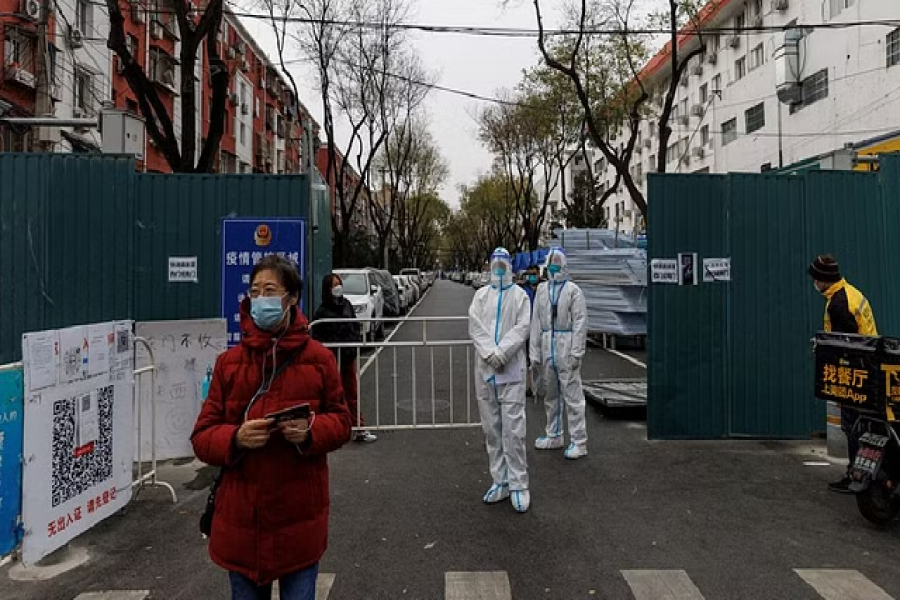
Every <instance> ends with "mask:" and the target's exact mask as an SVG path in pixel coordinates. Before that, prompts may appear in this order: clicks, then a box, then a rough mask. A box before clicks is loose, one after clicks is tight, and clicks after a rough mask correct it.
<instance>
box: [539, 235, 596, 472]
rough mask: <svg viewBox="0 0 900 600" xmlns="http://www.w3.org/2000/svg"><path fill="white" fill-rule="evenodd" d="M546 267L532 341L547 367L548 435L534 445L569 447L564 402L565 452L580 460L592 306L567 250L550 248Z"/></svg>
mask: <svg viewBox="0 0 900 600" xmlns="http://www.w3.org/2000/svg"><path fill="white" fill-rule="evenodd" d="M547 271H548V277H549V280H548V281H546V282H544V283H542V284H541V285H540V286H539V287H538V290H537V292H536V294H535V298H534V317H533V318H532V322H531V336H530V337H531V339H530V342H529V343H530V349H529V351H530V354H531V363H532V366H533V367H534V368H536V369H538V368H539V369H541V371H542V375H543V382H544V390H545V394H546V395H545V397H544V404H545V408H546V410H547V428H546V434H545V435H543V436H541V437H539V438H538V439H537V440H536V441H535V443H534V447H535V448H537V449H538V450H550V449H556V448H562V447H563V446H565V440H564V437H563V434H564V430H563V408H564V407H565V412H566V416H567V420H568V423H569V441H570V443H569V446H568V447H567V448H566V452H565V456H566V458H569V459H576V458H581V457H582V456H585V455H586V454H587V429H586V427H585V422H584V410H585V402H584V389H583V388H582V387H581V361H582V359H583V358H584V352H585V344H586V342H587V306H586V303H585V299H584V293H583V292H582V291H581V288H579V287H578V286H577V285H576V284H574V283H573V282H571V281H569V280H568V274H567V272H566V254H565V252H564V251H563V249H562V248H556V247H554V248H551V249H550V253H549V254H548V257H547Z"/></svg>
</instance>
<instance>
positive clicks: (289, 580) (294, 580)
mask: <svg viewBox="0 0 900 600" xmlns="http://www.w3.org/2000/svg"><path fill="white" fill-rule="evenodd" d="M318 575H319V564H318V563H316V564H314V565H313V566H311V567H307V568H306V569H303V570H302V571H297V572H296V573H291V574H290V575H285V576H284V577H282V578H281V579H279V580H278V589H279V590H280V592H281V600H316V578H317V577H318ZM228 577H229V578H230V579H231V600H270V599H271V598H272V584H271V583H270V584H268V585H256V583H254V582H253V581H251V580H250V579H247V578H246V577H244V576H243V575H241V574H240V573H235V572H231V573H229V574H228Z"/></svg>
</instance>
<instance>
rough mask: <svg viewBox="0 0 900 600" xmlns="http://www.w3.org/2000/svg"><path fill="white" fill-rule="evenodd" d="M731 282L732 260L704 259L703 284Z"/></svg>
mask: <svg viewBox="0 0 900 600" xmlns="http://www.w3.org/2000/svg"><path fill="white" fill-rule="evenodd" d="M716 281H731V259H730V258H704V259H703V283H713V282H716Z"/></svg>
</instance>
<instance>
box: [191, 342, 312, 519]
mask: <svg viewBox="0 0 900 600" xmlns="http://www.w3.org/2000/svg"><path fill="white" fill-rule="evenodd" d="M305 346H306V344H303V346H300V347H299V348H297V349H296V350H294V351H293V352H291V353H290V354H289V355H288V357H287V358H286V359H285V360H284V362H282V363H281V364H280V365H278V368H277V369H275V373H273V374H272V381H275V380H276V379H277V378H278V376H279V375H280V374H281V372H282V371H284V370H285V369H287V368H288V367H289V366H290V364H291V363H292V362H294V359H295V358H296V357H297V355H298V354H300V352H302V351H303V348H304V347H305ZM263 377H265V374H263ZM269 385H270V386H271V385H272V384H271V383H270V384H269ZM254 400H255V398H254ZM251 402H253V400H251ZM224 472H225V467H222V468H220V469H219V472H218V473H217V474H216V478H215V479H214V480H213V484H212V487H211V488H210V489H209V496H208V497H207V498H206V507H205V508H204V509H203V514H202V515H200V533H202V534H203V536H204V537H209V534H210V532H211V531H212V521H213V513H215V512H216V492H218V491H219V484H220V483H222V474H223V473H224Z"/></svg>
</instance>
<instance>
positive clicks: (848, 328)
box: [809, 254, 878, 494]
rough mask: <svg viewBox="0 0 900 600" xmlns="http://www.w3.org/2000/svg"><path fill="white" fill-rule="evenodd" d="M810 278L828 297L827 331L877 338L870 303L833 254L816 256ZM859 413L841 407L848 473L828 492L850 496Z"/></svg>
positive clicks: (876, 328) (830, 485) (826, 299)
mask: <svg viewBox="0 0 900 600" xmlns="http://www.w3.org/2000/svg"><path fill="white" fill-rule="evenodd" d="M809 275H810V277H812V278H813V282H814V283H815V286H816V289H817V290H818V291H819V293H820V294H822V295H823V296H824V297H825V331H833V332H835V333H855V334H858V335H867V336H872V337H874V336H877V335H878V327H877V326H876V325H875V316H874V314H873V313H872V307H871V305H870V304H869V301H868V300H866V297H865V296H863V295H862V293H861V292H860V291H859V290H858V289H856V288H855V287H853V286H852V285H850V284H849V283H847V280H846V279H844V278H843V277H842V276H841V270H840V268H839V267H838V263H837V260H835V258H834V256H832V255H830V254H822V255H820V256H817V257H816V258H815V260H814V261H813V262H812V264H810V265H809ZM858 418H859V412H858V411H856V410H854V409H852V408H846V407H844V406H841V431H843V432H844V434H845V435H846V436H847V458H848V460H849V464H848V465H847V473H846V474H845V475H844V477H843V478H842V479H841V480H840V481H835V482H834V483H830V484H828V489H830V490H831V491H833V492H838V493H844V494H846V493H850V467H851V466H852V465H853V459H854V458H855V457H856V452H857V450H858V449H859V441H858V440H857V439H856V436H852V435H850V432H851V431H852V430H853V426H854V425H856V420H857V419H858Z"/></svg>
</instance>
